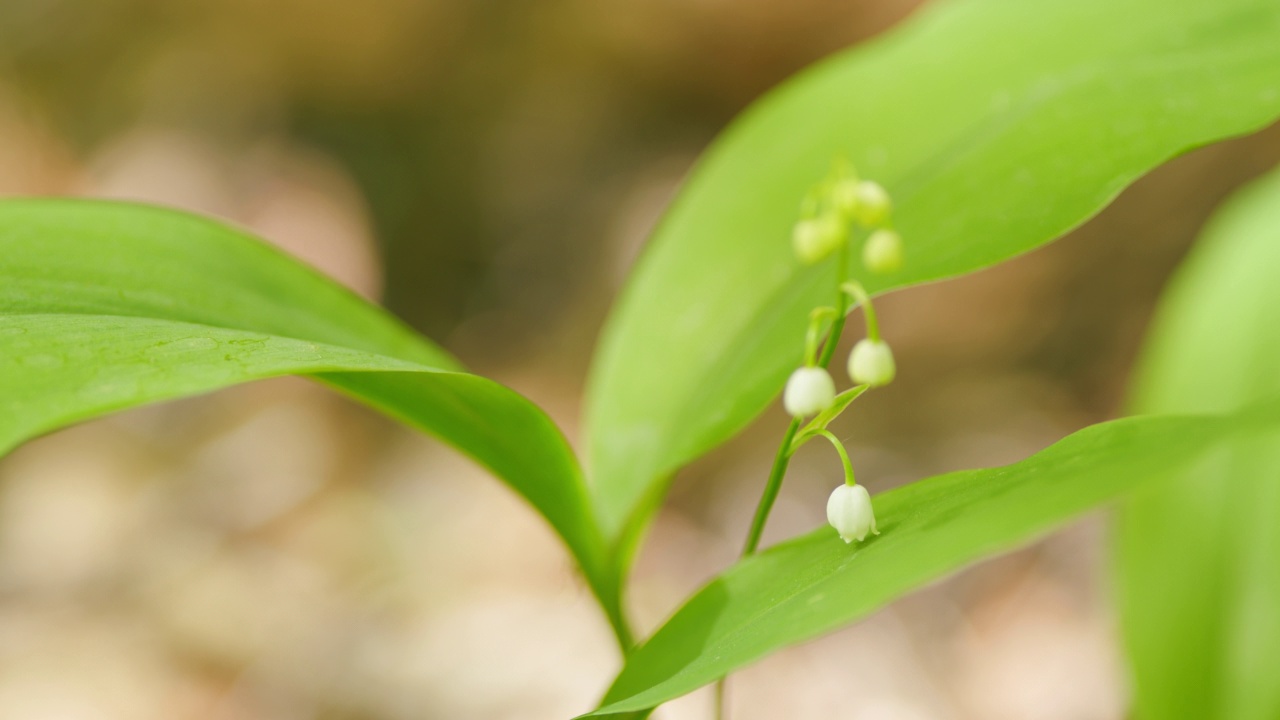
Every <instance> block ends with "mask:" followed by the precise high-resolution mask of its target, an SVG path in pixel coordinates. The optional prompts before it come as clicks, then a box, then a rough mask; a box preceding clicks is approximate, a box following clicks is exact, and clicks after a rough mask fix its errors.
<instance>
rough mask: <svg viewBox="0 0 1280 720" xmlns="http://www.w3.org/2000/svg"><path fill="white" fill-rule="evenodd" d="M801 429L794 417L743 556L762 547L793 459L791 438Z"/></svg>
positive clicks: (757, 509)
mask: <svg viewBox="0 0 1280 720" xmlns="http://www.w3.org/2000/svg"><path fill="white" fill-rule="evenodd" d="M799 429H800V418H794V419H793V420H792V421H791V424H790V425H788V426H787V432H786V434H784V435H783V436H782V445H780V446H779V447H778V454H777V455H775V456H774V458H773V468H772V469H771V470H769V480H768V482H766V483H765V486H764V494H763V495H761V496H760V504H759V505H757V506H756V515H755V518H753V519H752V521H751V530H750V531H748V532H747V542H746V543H745V544H744V545H743V546H742V557H746V556H748V555H751V554H753V553H754V552H755V551H756V548H758V547H760V535H761V533H763V532H764V524H765V521H767V520H768V519H769V511H770V510H772V509H773V502H774V501H775V500H777V499H778V490H780V489H781V488H782V478H783V476H785V475H786V474H787V464H788V463H789V462H790V461H791V440H792V438H794V437H795V436H796V431H798V430H799Z"/></svg>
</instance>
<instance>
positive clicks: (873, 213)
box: [853, 180, 893, 227]
mask: <svg viewBox="0 0 1280 720" xmlns="http://www.w3.org/2000/svg"><path fill="white" fill-rule="evenodd" d="M855 192H856V193H857V198H858V199H857V203H856V207H855V208H854V212H853V217H854V218H855V219H856V220H857V221H858V222H860V223H862V224H863V225H866V226H867V227H871V226H874V225H879V224H880V223H882V222H884V221H885V219H886V218H888V217H889V210H890V208H891V207H892V206H893V203H892V201H890V200H889V193H888V192H886V191H885V189H884V188H883V187H881V186H880V184H879V183H875V182H871V181H870V180H863V181H862V182H860V183H858V186H857V188H856V190H855Z"/></svg>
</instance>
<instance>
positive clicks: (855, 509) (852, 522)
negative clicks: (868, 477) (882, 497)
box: [827, 485, 880, 543]
mask: <svg viewBox="0 0 1280 720" xmlns="http://www.w3.org/2000/svg"><path fill="white" fill-rule="evenodd" d="M827 522H829V523H831V527H833V528H835V529H836V532H838V533H840V538H841V539H842V540H844V541H845V542H846V543H851V542H853V541H854V540H857V541H858V542H862V541H863V540H864V539H866V537H867V534H868V533H870V534H871V535H879V534H880V531H879V530H876V515H875V511H873V510H872V509H871V494H870V493H868V492H867V489H866V488H864V487H862V486H861V485H841V486H840V487H838V488H836V489H835V490H833V491H832V492H831V497H830V498H828V499H827Z"/></svg>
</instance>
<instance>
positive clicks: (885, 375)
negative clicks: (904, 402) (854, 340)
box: [849, 338, 897, 387]
mask: <svg viewBox="0 0 1280 720" xmlns="http://www.w3.org/2000/svg"><path fill="white" fill-rule="evenodd" d="M896 372H897V369H896V368H895V367H894V363H893V351H892V350H890V349H889V343H886V342H884V341H883V340H872V339H870V338H865V339H863V340H859V341H858V344H857V345H854V346H853V352H851V353H849V377H851V378H853V381H854V382H855V383H858V384H859V385H870V386H871V387H879V386H881V385H888V384H889V383H890V382H893V376H894V374H896Z"/></svg>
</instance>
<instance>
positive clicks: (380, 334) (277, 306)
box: [0, 200, 617, 621]
mask: <svg viewBox="0 0 1280 720" xmlns="http://www.w3.org/2000/svg"><path fill="white" fill-rule="evenodd" d="M287 374H305V375H311V376H313V377H316V378H318V379H319V380H321V381H322V382H324V383H327V384H329V385H332V386H334V387H336V388H338V389H339V390H341V391H343V392H345V393H347V394H349V395H351V396H353V397H355V398H356V399H358V400H361V401H364V402H366V403H369V404H371V405H373V406H375V407H377V408H379V409H381V410H383V411H385V412H387V413H388V414H390V415H393V416H395V417H397V418H400V419H401V420H404V421H405V422H407V423H409V424H411V425H414V426H416V427H418V428H421V429H423V430H425V431H427V432H430V433H432V434H434V435H436V436H438V437H440V438H441V439H442V440H444V441H446V442H448V443H450V444H451V445H453V446H454V447H456V448H458V449H459V450H461V451H462V452H464V453H467V454H468V455H470V456H471V457H473V458H474V459H475V460H477V461H478V462H479V463H481V464H482V465H484V466H485V467H487V468H489V469H490V470H492V471H493V472H494V474H495V475H497V476H498V477H499V478H501V479H502V480H503V481H505V482H506V483H507V484H509V485H510V486H511V487H512V488H513V489H514V490H516V491H517V492H519V493H520V494H521V495H523V496H524V497H525V498H526V499H527V500H528V501H529V502H530V503H531V504H532V505H533V506H534V507H535V508H537V509H538V510H539V511H540V512H541V513H542V514H543V515H544V516H545V517H546V518H547V520H548V521H550V523H551V524H552V526H553V527H554V528H555V529H556V531H557V532H558V533H559V534H560V535H561V537H563V539H564V541H565V543H566V544H567V545H568V546H569V548H570V550H571V551H572V552H573V554H574V555H575V556H576V557H577V559H578V560H579V562H580V563H581V565H582V567H583V568H584V571H585V573H586V575H587V579H588V581H589V582H590V583H591V585H592V587H593V589H595V591H596V592H597V594H598V595H599V596H600V597H601V600H602V601H603V602H604V604H605V605H606V608H607V609H608V610H609V612H610V614H611V615H612V616H613V619H614V620H615V621H616V620H617V609H616V605H617V604H616V600H615V590H614V588H615V587H616V583H615V582H613V581H612V580H611V577H610V575H609V571H608V570H607V569H606V566H605V560H604V552H603V541H602V538H601V536H600V531H599V529H598V526H597V525H596V523H595V521H594V518H593V516H592V514H591V506H590V501H589V497H588V495H587V491H586V485H585V482H584V480H583V478H582V474H581V472H580V470H579V468H578V465H577V462H576V460H575V459H574V456H573V453H572V452H571V451H570V449H569V447H568V445H567V444H566V443H565V441H564V438H563V436H562V435H561V434H560V432H559V431H558V430H557V429H556V427H555V425H554V424H553V423H552V422H551V420H550V419H549V418H547V416H546V415H545V414H544V413H543V412H542V411H541V410H539V409H538V408H537V407H535V406H534V405H533V404H532V403H530V402H529V401H527V400H525V399H524V398H522V397H521V396H520V395H518V394H516V393H515V392H512V391H511V390H508V389H507V388H505V387H503V386H501V385H499V384H497V383H494V382H492V381H490V380H486V379H484V378H481V377H477V376H475V375H469V374H466V373H463V372H461V371H460V370H459V369H458V364H457V363H456V361H454V360H453V359H452V358H450V357H449V356H448V355H447V354H446V353H444V352H443V351H442V350H440V349H439V348H437V347H435V346H434V345H432V344H431V343H429V342H428V341H426V340H424V339H422V338H420V337H418V336H416V335H415V334H413V333H412V332H411V331H409V330H408V329H406V328H405V327H403V326H402V325H400V323H398V322H397V321H396V320H395V319H394V318H392V317H391V316H390V315H388V314H387V313H385V312H384V311H382V310H380V309H379V308H377V307H375V306H373V305H370V304H368V303H366V302H364V301H363V300H361V299H359V298H358V297H356V296H355V295H353V294H351V293H349V292H347V291H346V290H344V289H342V288H341V287H339V286H338V285H336V284H335V283H333V282H331V281H329V280H327V279H325V278H324V277H322V276H321V275H319V274H318V273H316V272H314V271H313V270H311V269H309V268H307V267H305V266H303V265H301V264H299V263H298V262H296V261H294V260H291V259H289V258H287V257H286V256H285V255H283V254H281V253H279V252H278V251H276V250H274V249H273V248H271V247H270V246H268V245H266V244H265V243H262V242H259V241H257V240H255V239H253V238H251V237H250V236H248V235H245V234H243V233H240V232H238V231H235V230H232V229H230V228H227V227H225V226H223V225H220V224H217V223H213V222H210V221H207V220H203V219H200V218H196V217H193V216H190V215H186V214H183V213H178V212H174V211H169V210H160V209H156V208H147V207H142V206H137V205H128V204H117V203H104V202H90V201H74V200H19V201H4V202H0V453H3V452H7V451H9V450H11V449H12V448H13V447H14V446H15V445H17V444H18V443H20V442H22V441H24V440H27V439H29V438H31V437H34V436H36V435H39V434H41V433H45V432H48V431H51V430H54V429H57V428H59V427H63V426H65V425H69V424H71V423H75V422H79V421H81V420H84V419H87V418H90V417H94V416H98V415H102V414H104V413H108V412H111V411H114V410H120V409H123V408H127V407H133V406H136V405H141V404H144V403H150V402H156V401H159V400H165V399H170V398H176V397H182V396H186V395H192V394H195V393H202V392H207V391H210V390H214V389H217V388H221V387H225V386H228V385H232V384H235V383H242V382H246V381H250V380H256V379H259V378H264V377H271V376H276V375H287Z"/></svg>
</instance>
